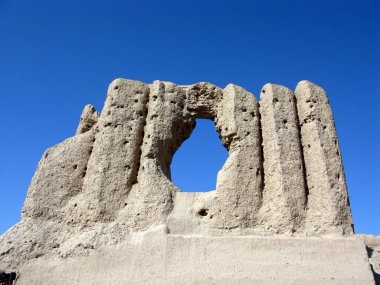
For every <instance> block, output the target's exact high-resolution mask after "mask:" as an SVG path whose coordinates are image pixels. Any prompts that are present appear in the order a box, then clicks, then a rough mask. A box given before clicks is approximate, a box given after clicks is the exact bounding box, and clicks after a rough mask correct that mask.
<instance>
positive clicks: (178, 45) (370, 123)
mask: <svg viewBox="0 0 380 285" xmlns="http://www.w3.org/2000/svg"><path fill="white" fill-rule="evenodd" d="M379 15H380V10H379V1H369V0H361V1H350V0H347V1H333V0H332V1H323V0H322V1H104V2H102V1H52V0H50V1H39V0H33V1H8V0H0V122H1V132H0V155H1V156H0V157H1V160H0V162H1V163H0V234H1V233H2V232H4V231H5V230H7V229H8V228H9V227H11V226H12V225H13V224H15V223H17V222H18V221H19V219H20V212H21V207H22V204H23V202H24V199H25V196H26V191H27V188H28V185H29V183H30V180H31V178H32V176H33V174H34V171H35V169H36V167H37V164H38V161H39V159H40V157H41V155H42V153H43V151H44V150H45V149H46V148H48V147H51V146H53V145H55V144H57V143H59V142H61V141H63V140H64V139H66V138H68V137H70V136H73V135H74V133H75V130H76V127H77V124H78V121H79V117H80V114H81V111H82V109H83V107H84V106H85V105H86V104H88V103H92V104H93V105H94V106H95V107H96V108H97V110H99V111H100V110H101V108H102V106H103V102H104V100H105V97H106V90H107V87H108V84H109V83H110V82H111V81H112V80H113V79H115V78H118V77H123V78H130V79H137V80H140V81H143V82H147V83H150V82H152V81H153V80H155V79H160V80H166V81H172V82H175V83H178V84H191V83H195V82H199V81H208V82H212V83H214V84H216V85H218V86H220V87H224V86H225V85H227V84H228V83H231V82H233V83H235V84H238V85H240V86H242V87H244V88H245V89H247V90H248V91H250V92H252V93H253V94H255V95H256V96H257V95H258V94H259V91H260V89H261V87H262V86H263V85H264V84H265V83H267V82H271V83H276V84H281V85H285V86H287V87H289V88H291V89H293V90H294V88H295V86H296V85H297V83H298V82H299V81H301V80H303V79H308V80H310V81H313V82H314V83H316V84H318V85H321V86H323V87H324V88H325V90H326V91H327V92H328V94H329V98H330V103H331V107H332V109H333V112H334V116H335V121H336V127H337V131H338V136H339V142H340V145H341V149H342V156H343V161H344V167H345V171H346V177H347V184H348V191H349V194H350V200H351V206H352V212H353V217H354V222H355V227H356V232H357V233H369V234H380V183H379V180H380V150H379V148H380V97H379V96H380V55H379V51H380V25H379ZM210 130H211V131H210ZM226 157H227V152H226V151H225V150H224V149H223V147H222V146H221V143H220V141H219V138H218V137H217V134H216V132H215V131H214V130H213V126H212V124H211V122H207V121H200V120H199V123H198V126H197V128H196V129H195V131H194V133H193V135H192V137H191V138H190V139H189V140H188V141H186V142H185V143H184V145H183V146H182V147H181V148H180V149H179V151H178V153H177V154H176V155H175V157H174V161H173V164H172V172H173V180H174V183H175V184H176V185H177V186H179V187H180V188H181V189H182V190H184V191H208V190H211V189H215V182H216V175H217V172H218V170H219V169H220V168H221V166H222V165H223V163H224V161H225V159H226ZM195 165H197V167H194V166H195Z"/></svg>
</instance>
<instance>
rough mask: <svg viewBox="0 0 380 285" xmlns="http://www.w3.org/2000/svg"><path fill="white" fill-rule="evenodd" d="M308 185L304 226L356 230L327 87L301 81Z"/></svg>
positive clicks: (299, 97) (326, 230)
mask: <svg viewBox="0 0 380 285" xmlns="http://www.w3.org/2000/svg"><path fill="white" fill-rule="evenodd" d="M295 95H296V98H297V109H298V116H299V121H300V126H301V141H302V147H303V154H304V159H305V168H306V181H307V186H308V192H309V195H308V206H307V207H308V209H307V215H306V221H305V229H306V231H307V232H310V233H311V234H315V233H334V232H340V233H342V234H350V233H352V232H353V223H352V217H351V210H350V205H349V200H348V193H347V188H346V179H345V176H344V171H343V164H342V158H341V154H340V149H339V144H338V138H337V135H336V131H335V124H334V119H333V116H332V112H331V109H330V106H329V102H328V99H327V96H326V93H325V91H324V90H323V89H322V88H321V87H319V86H317V85H315V84H313V83H311V82H309V81H301V82H300V83H299V84H298V85H297V88H296V91H295Z"/></svg>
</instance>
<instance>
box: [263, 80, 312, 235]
mask: <svg viewBox="0 0 380 285" xmlns="http://www.w3.org/2000/svg"><path fill="white" fill-rule="evenodd" d="M260 113H261V125H262V135H263V146H264V173H265V188H264V195H263V206H262V208H261V215H262V216H261V218H262V224H263V225H264V229H265V231H269V232H273V233H283V232H296V231H297V230H301V227H302V223H303V219H304V216H305V207H306V185H305V177H304V169H303V158H302V151H301V142H300V133H299V124H298V118H297V109H296V103H295V97H294V95H293V92H292V91H290V90H289V89H288V88H286V87H283V86H279V85H274V84H266V85H265V86H264V87H263V89H262V91H261V95H260Z"/></svg>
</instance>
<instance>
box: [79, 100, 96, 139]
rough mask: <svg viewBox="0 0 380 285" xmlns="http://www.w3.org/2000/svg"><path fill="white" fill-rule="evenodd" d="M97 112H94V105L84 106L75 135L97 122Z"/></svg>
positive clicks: (87, 129)
mask: <svg viewBox="0 0 380 285" xmlns="http://www.w3.org/2000/svg"><path fill="white" fill-rule="evenodd" d="M98 118H99V114H98V112H96V110H95V108H94V106H92V105H91V104H88V105H86V107H84V109H83V112H82V115H81V116H80V121H79V126H78V129H77V133H76V134H77V135H79V134H84V133H85V132H88V131H89V130H91V129H92V127H93V126H94V125H95V124H96V123H97V122H98Z"/></svg>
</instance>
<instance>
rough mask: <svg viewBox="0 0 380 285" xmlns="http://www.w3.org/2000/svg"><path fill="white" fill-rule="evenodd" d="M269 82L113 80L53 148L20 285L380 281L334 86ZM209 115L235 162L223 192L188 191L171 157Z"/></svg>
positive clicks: (40, 171) (22, 251)
mask: <svg viewBox="0 0 380 285" xmlns="http://www.w3.org/2000/svg"><path fill="white" fill-rule="evenodd" d="M264 90H265V94H264V92H262V94H261V101H260V104H259V102H257V100H256V98H255V97H254V96H253V95H252V94H251V93H249V92H247V91H246V90H244V89H243V88H241V87H238V86H235V85H233V84H230V85H228V86H227V87H226V88H224V89H221V88H219V87H217V86H215V85H212V84H210V83H206V82H202V83H197V84H194V85H188V86H182V85H175V84H173V83H170V82H161V81H155V82H154V83H153V84H150V85H149V84H144V83H142V82H138V81H132V80H125V79H117V80H115V81H113V82H112V83H111V85H110V87H109V89H108V95H107V99H106V102H105V105H104V108H103V110H102V112H101V114H100V115H99V114H98V113H97V112H96V111H95V109H94V108H93V107H92V106H91V105H88V106H86V107H85V109H84V110H83V113H82V116H81V120H80V123H79V126H78V130H77V134H76V136H74V137H73V138H70V139H68V140H65V141H64V142H62V143H61V144H59V145H57V146H55V147H53V148H51V149H48V150H47V151H46V152H45V154H44V155H43V157H42V159H41V161H40V163H39V165H38V168H37V171H36V173H35V175H34V177H33V179H32V182H31V185H30V187H29V191H28V195H27V198H26V201H25V205H24V208H23V213H22V219H21V221H20V223H18V224H17V225H15V226H14V227H13V228H11V229H10V230H9V231H7V232H6V233H5V234H4V235H3V236H1V237H0V268H1V269H5V270H6V271H12V270H13V271H17V272H18V274H20V278H19V281H18V282H20V284H73V283H81V284H105V283H112V284H125V282H126V280H128V282H129V284H142V283H144V284H150V283H154V282H156V283H157V284H178V283H182V284H186V282H187V281H188V283H189V284H200V283H204V281H210V282H215V283H217V284H237V283H239V284H241V283H242V284H252V283H254V284H305V283H309V284H310V283H312V284H373V279H371V278H372V277H371V272H370V267H369V264H368V259H367V258H366V253H365V246H364V244H363V242H361V241H360V240H357V239H356V238H355V237H354V236H353V231H352V227H351V225H352V218H351V212H350V207H349V204H348V194H347V189H346V185H345V179H344V172H343V166H342V161H341V158H340V152H339V145H338V143H337V138H336V133H335V127H334V122H333V118H332V114H331V110H330V107H329V105H328V101H327V97H326V95H325V93H324V91H323V90H322V89H321V88H319V87H317V86H315V85H313V84H312V83H309V82H305V81H304V82H301V83H300V84H299V85H298V87H297V90H296V92H295V96H294V95H293V93H292V92H291V91H290V90H289V89H287V88H285V87H282V86H278V85H273V84H268V85H266V86H264V88H263V91H264ZM296 99H297V104H296ZM259 105H260V107H259ZM197 118H203V119H210V120H212V121H213V122H214V124H215V128H216V131H217V132H218V134H219V136H220V139H221V142H222V144H223V145H224V146H225V147H226V149H227V150H228V152H229V157H228V159H227V161H226V163H225V164H224V166H223V168H222V169H221V170H220V172H219V174H218V177H217V183H216V190H215V191H211V192H208V193H182V192H180V190H179V189H177V188H176V187H175V185H174V184H173V183H172V182H171V174H170V164H171V161H172V158H173V155H174V153H175V152H176V151H177V149H178V148H179V147H180V145H181V144H182V143H183V142H184V141H185V140H186V139H187V138H188V137H189V136H190V135H191V132H192V131H193V129H194V127H195V120H196V119H197ZM157 227H158V228H157ZM152 229H153V230H152ZM154 229H155V230H154ZM144 231H147V232H144ZM268 236H269V237H268ZM308 236H312V237H308ZM373 256H375V255H372V256H371V260H375V257H373ZM345 262H346V263H347V264H345ZM237 264H239V266H237ZM372 266H374V265H372ZM68 275H70V277H69V278H68V277H67V276H68ZM184 280H186V282H184Z"/></svg>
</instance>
